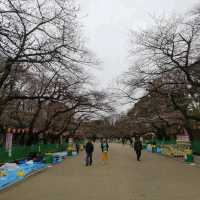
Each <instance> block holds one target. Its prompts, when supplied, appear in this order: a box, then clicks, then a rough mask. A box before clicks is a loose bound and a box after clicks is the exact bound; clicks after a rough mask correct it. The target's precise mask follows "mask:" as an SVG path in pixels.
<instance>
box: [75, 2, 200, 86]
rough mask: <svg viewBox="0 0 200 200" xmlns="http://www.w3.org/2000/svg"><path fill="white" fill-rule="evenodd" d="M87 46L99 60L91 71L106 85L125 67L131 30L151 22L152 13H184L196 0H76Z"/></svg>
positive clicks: (99, 84)
mask: <svg viewBox="0 0 200 200" xmlns="http://www.w3.org/2000/svg"><path fill="white" fill-rule="evenodd" d="M78 2H79V3H80V6H81V16H82V18H81V21H82V23H83V26H84V29H83V34H84V37H86V38H87V46H88V47H89V48H90V49H91V50H92V51H93V52H94V53H95V54H96V56H97V57H98V58H99V59H100V61H101V62H102V63H101V64H100V66H99V67H100V68H101V70H94V72H93V73H94V74H95V76H96V78H97V79H96V82H97V83H98V86H99V87H100V88H106V87H108V86H109V85H111V84H112V82H113V81H114V80H115V79H116V78H117V76H119V74H121V73H122V72H124V71H125V70H127V68H128V62H127V54H128V48H129V44H128V36H129V31H130V29H135V30H137V29H139V28H142V27H145V26H147V25H149V24H150V23H152V20H151V17H150V16H153V15H156V16H161V15H170V14H174V13H178V14H181V13H184V12H186V11H188V10H189V9H191V8H193V6H194V5H196V4H197V3H198V2H199V0H78Z"/></svg>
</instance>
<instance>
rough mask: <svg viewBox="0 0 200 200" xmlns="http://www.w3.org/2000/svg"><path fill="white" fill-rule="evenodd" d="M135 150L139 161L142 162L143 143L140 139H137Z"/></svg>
mask: <svg viewBox="0 0 200 200" xmlns="http://www.w3.org/2000/svg"><path fill="white" fill-rule="evenodd" d="M134 150H135V152H136V155H137V161H140V157H141V154H142V142H141V141H140V138H136V140H135V143H134Z"/></svg>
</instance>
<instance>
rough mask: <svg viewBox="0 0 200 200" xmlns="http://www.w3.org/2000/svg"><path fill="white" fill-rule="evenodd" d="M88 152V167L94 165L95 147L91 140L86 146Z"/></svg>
mask: <svg viewBox="0 0 200 200" xmlns="http://www.w3.org/2000/svg"><path fill="white" fill-rule="evenodd" d="M85 152H86V166H88V165H90V166H91V165H92V154H93V152H94V145H93V144H92V140H89V141H88V142H87V144H86V145H85Z"/></svg>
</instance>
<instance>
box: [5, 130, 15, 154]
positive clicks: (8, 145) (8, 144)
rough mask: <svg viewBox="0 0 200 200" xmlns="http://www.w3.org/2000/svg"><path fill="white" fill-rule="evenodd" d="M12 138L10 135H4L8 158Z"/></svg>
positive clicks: (10, 151) (10, 152)
mask: <svg viewBox="0 0 200 200" xmlns="http://www.w3.org/2000/svg"><path fill="white" fill-rule="evenodd" d="M12 138H13V134H12V133H7V134H6V150H7V151H8V154H9V157H11V156H12Z"/></svg>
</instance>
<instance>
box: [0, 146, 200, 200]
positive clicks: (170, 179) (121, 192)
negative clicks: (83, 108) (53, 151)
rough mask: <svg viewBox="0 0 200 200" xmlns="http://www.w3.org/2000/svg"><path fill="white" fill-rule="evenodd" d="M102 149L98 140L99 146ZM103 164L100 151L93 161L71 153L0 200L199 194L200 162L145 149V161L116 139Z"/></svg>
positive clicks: (174, 199)
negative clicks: (190, 163)
mask: <svg viewBox="0 0 200 200" xmlns="http://www.w3.org/2000/svg"><path fill="white" fill-rule="evenodd" d="M96 149H97V146H96ZM109 156H110V160H109V163H108V164H105V165H103V164H102V163H101V162H100V161H99V157H100V151H99V147H98V150H97V151H96V152H95V162H94V165H93V166H92V167H85V166H84V162H83V160H84V155H83V154H82V155H81V156H79V157H78V158H68V159H67V160H66V161H65V162H64V163H62V164H60V165H57V166H54V167H52V168H49V169H48V170H47V171H45V172H43V173H41V174H38V175H36V176H34V177H31V178H29V179H28V180H26V181H24V182H22V183H20V184H18V185H16V186H14V187H12V188H9V189H8V190H7V191H3V192H2V193H0V200H11V199H13V200H188V199H191V200H199V199H200V188H199V184H200V168H197V167H193V166H188V165H185V164H183V163H180V162H177V161H174V160H172V159H170V158H165V157H162V156H158V155H154V154H150V153H144V155H143V159H142V162H140V163H139V162H137V161H135V160H136V159H135V155H134V154H133V152H132V150H131V148H130V147H128V146H122V145H121V144H112V145H111V146H110V155H109Z"/></svg>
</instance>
